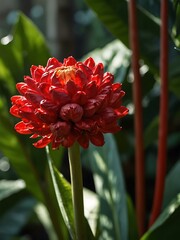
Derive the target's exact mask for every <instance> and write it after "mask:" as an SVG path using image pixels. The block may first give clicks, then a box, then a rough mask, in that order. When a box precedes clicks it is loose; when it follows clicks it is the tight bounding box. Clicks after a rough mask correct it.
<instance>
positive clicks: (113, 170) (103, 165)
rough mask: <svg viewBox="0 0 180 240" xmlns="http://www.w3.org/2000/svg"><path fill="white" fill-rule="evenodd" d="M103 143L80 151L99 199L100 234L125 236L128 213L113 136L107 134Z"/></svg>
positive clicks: (101, 235)
mask: <svg viewBox="0 0 180 240" xmlns="http://www.w3.org/2000/svg"><path fill="white" fill-rule="evenodd" d="M105 142H106V143H105V145H104V146H103V147H99V148H97V147H94V146H92V145H91V146H90V147H89V149H88V150H85V151H83V152H82V155H83V158H84V161H88V164H89V165H90V166H91V169H92V173H93V176H94V183H95V188H96V192H97V195H98V197H99V201H100V209H99V224H100V238H99V239H113V240H116V239H117V240H120V239H121V240H126V239H128V217H127V206H126V193H125V187H124V180H123V174H122V169H121V165H120V157H119V154H118V152H117V148H116V144H115V141H114V139H113V137H112V136H111V135H110V134H107V135H106V137H105Z"/></svg>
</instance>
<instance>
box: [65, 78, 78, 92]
mask: <svg viewBox="0 0 180 240" xmlns="http://www.w3.org/2000/svg"><path fill="white" fill-rule="evenodd" d="M66 89H67V91H68V93H69V94H70V95H71V96H72V95H74V94H75V93H76V92H77V91H78V87H77V85H76V84H75V82H74V81H72V80H69V81H68V82H67V83H66Z"/></svg>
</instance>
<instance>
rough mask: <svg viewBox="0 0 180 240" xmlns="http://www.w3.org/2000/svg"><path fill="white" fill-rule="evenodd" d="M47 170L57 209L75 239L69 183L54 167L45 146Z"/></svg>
mask: <svg viewBox="0 0 180 240" xmlns="http://www.w3.org/2000/svg"><path fill="white" fill-rule="evenodd" d="M46 151H47V157H48V163H49V170H50V173H51V177H52V182H53V186H54V191H55V193H56V198H57V201H58V205H59V209H60V211H61V213H62V216H63V218H64V222H65V224H66V226H67V228H68V230H69V233H70V235H71V238H72V239H75V227H74V215H73V206H72V196H71V187H70V184H69V183H68V182H67V181H66V180H65V179H64V177H63V176H62V174H60V173H59V171H58V170H57V169H56V167H55V166H54V164H53V163H52V160H51V158H50V154H49V149H48V148H46Z"/></svg>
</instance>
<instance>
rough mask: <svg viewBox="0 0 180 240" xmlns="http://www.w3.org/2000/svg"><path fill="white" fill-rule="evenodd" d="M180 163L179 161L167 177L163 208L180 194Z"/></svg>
mask: <svg viewBox="0 0 180 240" xmlns="http://www.w3.org/2000/svg"><path fill="white" fill-rule="evenodd" d="M179 176H180V161H178V162H177V163H176V164H175V165H174V166H173V168H172V169H171V171H170V172H169V174H168V175H167V177H166V182H165V191H164V200H163V208H165V207H166V206H167V205H168V204H169V203H170V202H171V200H172V199H174V198H175V197H176V195H177V194H178V193H180V181H179Z"/></svg>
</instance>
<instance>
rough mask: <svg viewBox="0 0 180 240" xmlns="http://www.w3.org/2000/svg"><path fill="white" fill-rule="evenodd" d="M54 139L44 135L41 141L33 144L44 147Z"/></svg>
mask: <svg viewBox="0 0 180 240" xmlns="http://www.w3.org/2000/svg"><path fill="white" fill-rule="evenodd" d="M51 141H52V139H51V137H42V138H41V139H40V140H39V141H37V142H36V143H33V145H34V146H35V147H36V148H44V147H46V146H47V145H48V144H49V143H50V142H51Z"/></svg>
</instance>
